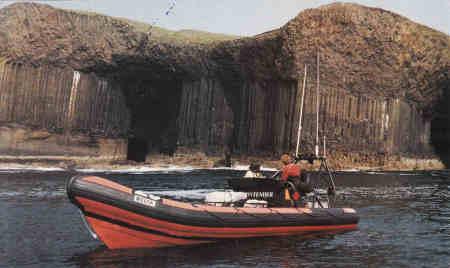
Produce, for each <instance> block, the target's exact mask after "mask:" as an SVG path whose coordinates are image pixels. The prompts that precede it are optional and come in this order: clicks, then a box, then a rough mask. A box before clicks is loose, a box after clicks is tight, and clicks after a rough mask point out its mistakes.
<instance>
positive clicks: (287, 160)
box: [280, 154, 292, 165]
mask: <svg viewBox="0 0 450 268" xmlns="http://www.w3.org/2000/svg"><path fill="white" fill-rule="evenodd" d="M280 160H281V163H283V165H287V164H290V163H291V162H292V159H291V157H290V156H289V155H288V154H283V155H282V156H281V159H280Z"/></svg>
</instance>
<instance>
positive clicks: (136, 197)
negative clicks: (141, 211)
mask: <svg viewBox="0 0 450 268" xmlns="http://www.w3.org/2000/svg"><path fill="white" fill-rule="evenodd" d="M134 202H136V203H139V204H142V205H145V206H149V207H154V206H156V201H155V200H152V199H150V198H146V197H143V196H141V195H134Z"/></svg>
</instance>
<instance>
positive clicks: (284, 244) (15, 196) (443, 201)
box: [0, 170, 450, 267]
mask: <svg viewBox="0 0 450 268" xmlns="http://www.w3.org/2000/svg"><path fill="white" fill-rule="evenodd" d="M71 175H73V174H71V173H67V172H30V171H24V172H21V171H0V266H2V267H256V266H258V267H299V266H300V267H303V266H305V267H318V266H319V267H356V266H363V267H367V266H369V267H380V266H382V267H450V179H445V178H442V177H437V176H431V175H430V174H427V173H399V172H396V173H371V174H368V173H339V174H338V176H337V186H338V194H339V201H338V202H339V205H341V206H351V207H354V208H356V209H357V210H358V212H359V213H360V217H361V220H360V223H359V229H358V230H356V231H353V232H349V233H344V234H336V235H327V236H321V237H309V238H302V237H280V238H267V239H266V238H263V239H247V240H239V241H229V242H224V243H217V244H209V245H201V246H194V247H184V248H170V249H157V250H121V251H110V250H108V249H106V248H105V247H104V246H102V245H101V243H100V242H99V241H96V240H94V239H92V238H91V237H90V236H89V234H88V232H87V230H85V228H84V226H83V223H82V221H81V218H80V214H79V212H78V211H77V209H76V208H75V207H74V206H73V205H72V204H70V203H69V201H68V199H67V198H66V194H65V189H64V184H65V181H66V180H67V179H68V178H69V177H70V176H71ZM99 175H102V176H105V177H108V178H112V179H115V180H116V181H119V182H121V183H124V184H127V185H130V186H133V187H137V188H140V189H145V190H148V191H154V192H156V193H158V194H162V195H169V196H173V197H176V198H180V199H185V198H192V199H201V198H202V197H203V196H204V195H205V193H207V192H209V191H212V190H214V189H223V188H225V186H226V182H225V179H226V178H230V177H238V176H241V175H242V172H238V171H230V170H213V171H211V170H210V171H186V172H174V171H171V172H159V173H158V172H153V173H146V174H99Z"/></svg>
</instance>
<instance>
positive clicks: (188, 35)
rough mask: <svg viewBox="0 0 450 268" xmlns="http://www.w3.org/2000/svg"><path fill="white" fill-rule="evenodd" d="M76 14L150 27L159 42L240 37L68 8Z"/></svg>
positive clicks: (201, 41)
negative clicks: (164, 25) (172, 28)
mask: <svg viewBox="0 0 450 268" xmlns="http://www.w3.org/2000/svg"><path fill="white" fill-rule="evenodd" d="M70 11H72V12H75V13H77V14H81V15H87V16H102V17H110V18H113V19H116V20H119V21H122V22H125V23H127V24H129V25H131V26H133V27H134V29H135V30H136V31H137V32H142V33H148V31H149V30H150V28H151V34H152V37H153V38H154V39H156V40H157V41H160V42H165V43H182V44H183V43H196V44H208V43H212V42H216V41H227V40H234V39H238V38H241V37H240V36H237V35H227V34H220V33H210V32H206V31H197V30H179V31H171V30H167V29H164V28H161V27H157V26H153V27H150V24H148V23H145V22H141V21H135V20H131V19H127V18H122V17H111V16H108V15H103V14H99V13H96V12H91V11H84V10H70Z"/></svg>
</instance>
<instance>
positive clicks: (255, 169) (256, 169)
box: [249, 163, 261, 172]
mask: <svg viewBox="0 0 450 268" xmlns="http://www.w3.org/2000/svg"><path fill="white" fill-rule="evenodd" d="M249 169H250V170H251V171H253V172H260V169H261V165H260V164H258V163H251V164H250V167H249Z"/></svg>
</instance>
